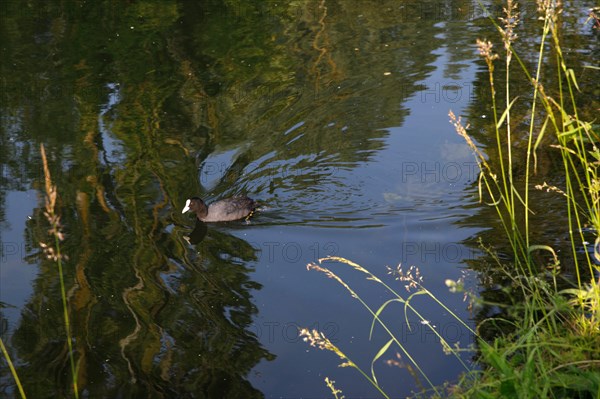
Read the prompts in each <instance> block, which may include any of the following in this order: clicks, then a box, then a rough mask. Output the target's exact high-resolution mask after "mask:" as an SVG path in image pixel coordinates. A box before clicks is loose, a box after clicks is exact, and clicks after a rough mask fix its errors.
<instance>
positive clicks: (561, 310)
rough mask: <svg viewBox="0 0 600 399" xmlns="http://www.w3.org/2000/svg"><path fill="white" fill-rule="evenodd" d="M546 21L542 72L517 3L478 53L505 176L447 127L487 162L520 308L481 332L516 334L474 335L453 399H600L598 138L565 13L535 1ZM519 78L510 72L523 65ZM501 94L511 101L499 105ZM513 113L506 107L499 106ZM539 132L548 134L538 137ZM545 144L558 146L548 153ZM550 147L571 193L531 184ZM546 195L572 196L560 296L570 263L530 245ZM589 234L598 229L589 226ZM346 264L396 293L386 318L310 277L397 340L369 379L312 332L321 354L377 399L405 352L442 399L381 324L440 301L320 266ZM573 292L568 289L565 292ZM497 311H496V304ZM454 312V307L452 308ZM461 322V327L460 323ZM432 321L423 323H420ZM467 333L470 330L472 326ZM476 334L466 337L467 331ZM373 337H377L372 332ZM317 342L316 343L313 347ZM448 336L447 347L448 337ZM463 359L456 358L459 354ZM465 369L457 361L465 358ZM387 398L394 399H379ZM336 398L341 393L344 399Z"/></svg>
mask: <svg viewBox="0 0 600 399" xmlns="http://www.w3.org/2000/svg"><path fill="white" fill-rule="evenodd" d="M537 4H538V11H539V13H540V19H541V20H542V21H543V24H542V32H541V42H540V45H539V50H538V53H537V62H536V66H535V70H534V71H533V73H531V72H530V71H529V70H528V69H527V67H526V65H525V63H524V62H523V60H522V59H521V58H520V57H519V55H518V54H517V53H516V51H515V49H514V47H513V45H514V43H515V42H516V40H517V35H516V34H515V28H516V27H517V26H518V24H519V23H520V13H519V9H518V5H517V2H516V1H512V0H507V2H506V6H505V7H504V16H503V17H502V18H499V22H497V21H495V20H493V19H491V21H492V23H493V25H494V26H495V27H496V28H497V30H498V32H499V34H500V36H501V39H502V44H503V50H502V51H501V53H496V52H494V47H493V44H492V43H491V42H490V41H481V40H478V42H477V46H478V49H479V53H480V55H481V56H482V57H483V59H484V60H485V62H486V64H487V67H488V72H489V84H490V92H491V99H492V109H493V122H494V127H493V128H494V131H495V136H496V151H497V154H498V164H497V166H492V165H491V162H488V161H487V159H486V156H485V155H484V154H483V153H482V151H481V150H480V149H479V148H478V147H477V145H476V144H475V142H474V141H473V139H472V138H471V137H470V136H469V134H468V133H467V129H466V127H465V126H464V125H463V123H462V121H461V119H460V118H459V117H456V116H455V115H454V113H452V112H450V114H449V115H450V119H451V122H452V124H453V125H454V127H455V129H456V131H457V133H458V134H459V135H461V136H462V137H463V138H464V139H465V141H466V143H467V144H468V145H469V146H470V147H471V149H472V150H473V152H474V154H475V158H476V160H477V162H478V164H479V168H480V175H479V193H480V196H481V198H483V197H486V198H489V200H488V201H486V205H487V206H491V207H493V208H494V209H495V211H496V214H497V216H498V219H499V220H500V223H501V226H502V228H503V230H504V233H505V235H506V237H507V239H508V242H509V243H510V247H511V248H512V262H511V264H506V263H504V262H501V261H500V260H499V258H498V257H497V256H496V254H495V253H494V251H493V250H491V249H489V247H488V246H483V248H484V249H486V250H487V251H488V252H489V254H490V255H491V258H492V259H495V264H496V266H495V267H496V268H497V269H498V270H499V271H501V273H502V274H503V275H504V277H505V280H508V282H509V284H508V285H510V286H512V287H516V289H517V290H518V293H517V296H518V298H519V300H515V301H514V303H512V304H510V305H501V306H507V309H506V310H507V311H506V312H505V314H506V315H508V316H505V317H504V318H503V319H501V318H498V317H496V318H489V319H486V320H484V321H483V322H481V323H480V324H479V325H478V331H479V330H480V329H481V328H483V327H484V325H485V324H492V325H494V324H499V323H503V324H505V325H509V326H510V328H509V329H507V330H509V332H501V331H500V330H498V329H496V331H497V335H496V336H495V338H493V339H491V340H490V341H486V340H484V339H482V338H481V337H480V336H479V335H478V334H477V332H472V334H473V335H474V336H475V337H476V339H477V342H478V348H479V354H480V356H479V364H480V367H481V369H480V370H469V369H468V367H466V365H464V363H463V366H465V369H466V371H465V373H464V374H463V377H462V378H461V380H460V381H459V382H458V383H456V384H455V385H453V386H452V387H450V388H448V389H449V390H447V391H446V392H445V393H446V394H448V393H449V392H450V393H451V394H452V396H455V397H477V398H479V397H482V398H496V397H511V398H512V397H519V398H539V397H597V398H600V289H599V284H600V280H598V281H597V280H596V279H595V277H594V276H595V273H600V268H599V267H598V265H597V264H598V263H600V253H599V252H598V248H600V236H599V235H598V231H600V178H599V176H598V169H599V167H600V150H599V148H598V143H599V141H600V140H599V136H598V135H597V134H596V132H594V128H593V125H592V123H590V122H585V121H582V120H580V118H579V113H578V110H577V102H576V96H577V91H578V90H579V87H578V83H577V79H576V76H575V73H574V71H573V70H572V69H570V68H569V67H568V63H567V60H566V59H565V57H564V54H563V51H562V49H561V43H560V32H559V29H560V23H561V22H560V13H561V9H560V4H559V2H556V1H550V0H538V2H537ZM548 57H554V61H555V62H554V64H555V65H557V68H556V70H555V71H554V72H553V73H555V74H556V76H555V77H556V81H557V82H559V86H558V88H557V90H556V91H553V95H551V94H549V93H548V92H547V91H546V90H545V85H544V82H543V81H542V77H543V76H544V75H545V74H546V76H547V71H544V70H543V69H544V66H545V65H546V63H545V62H544V60H546V59H547V58H548ZM498 62H504V66H503V67H504V68H503V69H504V71H505V73H504V75H503V77H502V78H503V81H502V82H501V85H497V84H496V83H498V82H496V79H497V76H496V73H495V66H496V63H498ZM515 62H516V64H517V65H518V67H517V68H511V64H512V63H515ZM515 69H516V70H517V71H521V72H522V73H523V74H524V76H525V78H526V79H527V80H528V81H529V82H530V84H531V90H532V99H533V102H532V110H531V115H530V120H529V131H528V132H527V137H528V141H527V147H526V161H525V179H524V182H521V183H519V182H518V180H517V179H516V178H515V176H514V174H513V170H514V166H515V157H517V156H518V155H516V154H515V150H514V148H513V143H514V142H515V137H516V133H519V134H522V133H523V132H515V131H514V129H515V127H514V124H513V123H512V119H513V118H512V114H513V107H514V106H515V104H517V103H518V97H517V96H515V95H514V94H513V92H512V87H511V74H513V73H516V72H514V71H515ZM497 86H502V87H503V91H502V93H497V92H496V87H497ZM499 96H502V98H499ZM501 103H503V104H506V105H505V106H504V107H503V108H500V106H499V104H501ZM536 126H541V128H539V130H536ZM548 142H550V143H552V144H547V143H548ZM545 145H551V146H552V147H553V148H554V149H555V150H556V152H557V154H559V156H560V159H561V160H562V165H563V173H564V175H563V178H564V179H563V181H564V187H561V188H559V187H556V186H554V185H551V184H550V185H549V184H547V183H546V182H544V183H543V184H538V185H536V186H535V187H534V186H533V183H532V180H533V178H534V176H535V173H534V172H535V168H536V161H537V159H536V151H537V150H539V149H540V148H541V146H545ZM532 189H536V190H546V191H547V192H548V195H561V196H562V198H564V215H566V216H567V220H568V226H566V228H567V229H568V231H569V235H570V247H571V252H572V253H571V258H572V259H573V260H574V261H573V262H574V264H573V265H569V266H571V268H572V269H573V270H574V271H575V279H574V281H571V288H568V289H561V288H560V287H559V284H558V282H557V279H558V278H562V279H563V280H566V279H565V278H563V277H562V276H561V274H560V273H561V267H562V266H563V265H561V261H562V262H564V259H561V258H560V257H559V256H558V254H557V252H556V251H555V250H554V249H553V248H552V247H551V246H549V245H547V244H545V243H535V242H533V239H532V229H533V228H534V227H533V226H532V223H531V220H530V214H531V213H532V205H533V204H531V203H530V198H531V196H530V194H531V190H532ZM588 226H591V228H588ZM586 230H587V231H588V232H589V231H590V230H591V231H592V232H593V234H594V235H595V237H596V238H595V242H594V251H593V253H590V252H588V251H581V249H582V248H587V246H586V244H587V243H586V239H585V237H584V232H585V231H586ZM540 251H541V252H544V253H546V254H547V255H548V256H547V257H546V258H548V259H549V261H548V262H547V263H546V264H539V261H537V260H536V259H539V257H534V254H535V253H536V252H540ZM332 260H335V261H338V262H341V263H344V264H347V265H350V266H351V267H353V268H354V269H355V270H358V271H361V272H363V273H365V274H366V275H367V279H368V280H373V281H375V282H377V283H379V284H381V285H382V286H383V287H384V288H385V289H386V290H389V291H390V292H392V294H393V296H394V298H393V299H390V300H388V301H386V302H385V303H384V304H383V305H381V307H379V308H378V309H372V308H371V307H370V306H369V305H368V304H366V303H365V302H364V301H363V300H362V299H361V298H360V296H359V295H358V294H357V293H356V292H354V291H353V290H352V288H351V287H349V286H348V284H347V283H346V282H344V281H343V280H342V279H341V278H340V277H338V276H337V275H336V274H334V273H333V272H332V271H331V270H329V269H326V268H323V267H322V266H320V265H316V264H309V265H308V268H309V269H314V270H318V271H321V272H323V273H325V274H326V275H327V276H328V277H330V278H333V279H334V280H336V281H337V282H338V283H340V284H341V285H342V286H344V287H345V288H346V289H347V290H348V291H349V293H350V295H352V296H353V297H355V298H357V299H358V300H359V301H360V303H361V304H362V306H363V307H365V308H366V309H367V311H368V312H369V313H370V314H371V315H372V317H373V324H376V323H377V324H379V325H380V326H381V327H383V329H384V330H385V331H386V332H387V333H388V335H389V337H390V338H389V340H388V341H387V343H386V344H384V345H383V346H382V347H381V348H380V349H379V350H378V351H377V353H376V354H375V356H374V357H373V360H372V362H371V373H368V372H366V371H365V370H364V367H363V368H361V367H359V366H358V365H356V364H355V363H354V362H352V361H351V360H350V359H347V358H346V356H345V355H344V354H343V352H342V351H341V350H340V349H339V348H337V347H335V346H334V345H333V344H331V343H330V342H329V343H328V345H326V346H319V345H315V341H319V340H325V339H326V337H324V336H323V335H322V334H321V335H318V334H320V333H318V332H317V331H312V332H310V331H308V330H303V331H302V334H303V335H304V336H305V337H307V340H308V341H309V342H310V343H311V344H312V345H315V346H319V347H320V348H321V349H327V350H331V351H333V352H335V353H337V354H338V356H340V358H341V359H343V360H344V363H342V366H350V367H354V368H356V369H358V370H359V372H360V373H361V374H362V375H363V376H364V377H365V378H366V379H367V380H368V381H369V382H370V383H371V384H372V385H373V386H375V387H376V388H377V389H378V390H380V392H382V389H381V386H380V385H379V384H378V381H377V378H376V375H375V373H374V371H373V367H372V366H373V363H374V362H375V361H376V360H378V359H379V358H380V357H381V356H382V355H383V354H384V353H385V352H387V350H388V349H389V348H390V347H391V346H392V345H393V346H394V347H397V348H398V349H400V351H401V352H402V353H403V355H404V357H405V358H407V359H408V360H409V362H410V368H411V369H412V370H414V374H415V376H416V377H417V378H418V379H422V380H424V381H425V382H426V385H425V387H427V386H428V387H429V389H430V391H429V392H431V393H432V395H433V396H434V397H440V396H442V391H441V389H440V388H438V387H435V386H433V384H432V383H431V381H430V379H429V378H428V377H427V375H426V374H425V372H424V371H423V369H422V367H420V365H419V363H420V362H423V360H422V359H414V358H413V357H412V356H411V355H410V353H409V351H408V348H405V347H403V346H402V345H401V343H400V342H399V340H398V339H397V338H396V334H397V332H394V331H390V330H389V329H388V327H387V326H386V323H385V322H384V321H383V320H382V319H381V312H382V311H383V310H384V309H385V308H386V307H388V305H390V304H391V303H400V304H402V305H403V306H404V313H405V315H406V313H407V312H408V311H411V312H412V313H414V314H416V315H417V316H418V317H421V316H420V314H419V313H418V311H417V309H415V308H414V307H413V306H412V304H411V299H412V298H413V297H414V296H415V295H427V296H428V297H429V298H430V299H432V300H434V301H436V302H437V303H438V304H439V305H440V306H442V307H444V305H443V304H442V303H441V302H439V301H438V300H437V299H436V298H435V296H434V295H432V294H431V292H429V291H428V290H427V289H426V288H425V287H424V286H423V285H422V281H421V279H420V278H417V277H416V276H415V275H411V276H404V278H406V281H410V284H411V286H412V287H413V288H416V291H415V292H414V293H413V294H411V295H410V296H408V297H407V298H402V297H401V296H399V295H398V294H397V293H396V292H395V291H394V290H393V289H392V288H391V287H389V286H388V285H387V284H385V283H384V282H383V281H381V280H380V279H378V278H377V277H375V276H374V275H373V274H371V273H370V272H368V271H367V270H365V269H364V268H362V267H361V266H359V265H356V264H354V263H353V262H351V261H349V260H346V259H342V258H326V259H323V260H320V261H319V262H321V261H332ZM448 285H449V287H450V288H451V289H452V290H454V291H461V290H462V285H461V284H460V282H453V281H448ZM563 286H564V283H563ZM494 305H496V306H497V305H498V304H494ZM446 311H448V309H446ZM452 315H453V316H454V317H455V318H456V319H457V320H458V317H457V316H456V315H454V314H452ZM421 319H422V320H423V321H425V319H423V318H422V317H421ZM465 327H466V325H465ZM467 328H468V327H467ZM371 331H372V328H371ZM315 337H317V338H315ZM440 338H442V337H440ZM440 342H441V343H442V348H443V349H444V350H448V348H447V347H446V346H447V343H446V344H444V342H445V341H444V340H443V339H440ZM451 353H454V354H455V355H456V356H457V357H458V352H457V350H452V351H451ZM458 358H459V359H460V357H458ZM382 395H383V396H384V397H391V396H393V393H390V392H382ZM336 397H337V395H336Z"/></svg>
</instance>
